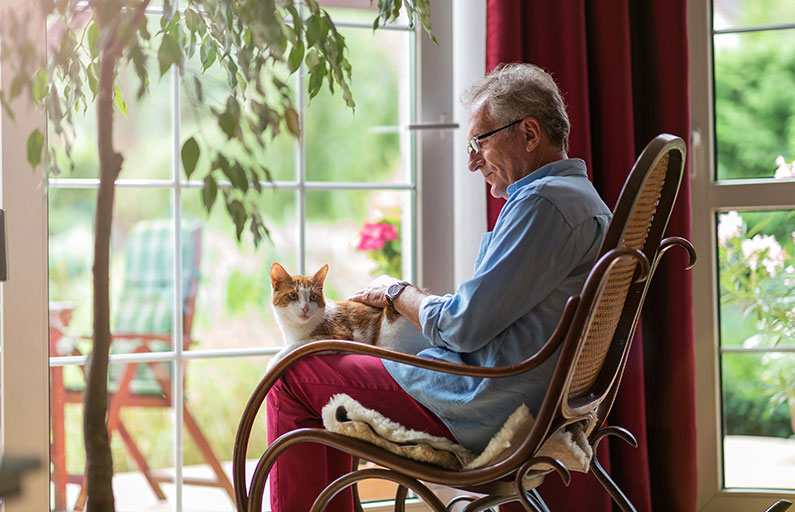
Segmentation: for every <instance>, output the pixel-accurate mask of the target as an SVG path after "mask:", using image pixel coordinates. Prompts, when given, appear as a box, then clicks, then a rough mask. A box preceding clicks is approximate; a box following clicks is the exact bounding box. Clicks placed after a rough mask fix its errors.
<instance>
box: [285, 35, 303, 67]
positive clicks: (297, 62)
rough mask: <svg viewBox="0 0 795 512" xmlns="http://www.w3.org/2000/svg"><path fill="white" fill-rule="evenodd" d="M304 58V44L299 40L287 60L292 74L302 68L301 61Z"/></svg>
mask: <svg viewBox="0 0 795 512" xmlns="http://www.w3.org/2000/svg"><path fill="white" fill-rule="evenodd" d="M303 58H304V43H303V42H302V41H301V40H298V41H297V42H296V43H295V44H294V45H293V49H292V50H291V51H290V56H289V57H288V58H287V65H288V66H289V68H290V73H295V72H296V71H297V70H298V68H299V67H301V61H302V60H303Z"/></svg>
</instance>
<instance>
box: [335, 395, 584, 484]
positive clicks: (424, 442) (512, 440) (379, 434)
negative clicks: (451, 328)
mask: <svg viewBox="0 0 795 512" xmlns="http://www.w3.org/2000/svg"><path fill="white" fill-rule="evenodd" d="M322 414H323V425H324V426H325V427H326V430H329V431H331V432H336V433H339V434H343V435H346V436H349V437H355V438H358V439H362V440H364V441H367V442H370V443H372V444H374V445H376V446H379V447H381V448H383V449H385V450H387V451H390V452H392V453H395V454H397V455H401V456H404V457H408V458H411V459H414V460H418V461H421V462H428V463H431V464H436V465H438V466H442V467H445V468H448V469H474V468H478V467H481V466H486V465H488V464H492V463H494V462H497V461H499V460H501V459H504V458H506V457H507V456H508V455H509V454H510V453H511V451H512V450H513V449H514V448H515V447H516V446H518V445H519V443H521V441H522V439H523V438H524V437H525V435H526V434H527V433H528V432H529V431H530V427H532V425H533V421H535V420H534V418H533V416H532V415H531V414H530V411H529V410H528V409H527V406H525V405H524V404H522V405H520V406H519V407H518V408H517V409H516V410H515V411H514V412H513V414H511V415H510V416H509V417H508V419H507V420H506V421H505V424H504V425H503V426H502V428H501V429H500V431H499V432H497V433H496V434H495V435H494V437H492V438H491V441H489V443H488V445H487V446H486V448H485V449H484V450H483V452H482V453H480V454H475V453H472V452H471V451H469V450H467V449H466V448H464V447H463V446H461V445H459V444H456V443H453V442H451V441H450V440H448V439H445V438H442V437H435V436H432V435H429V434H426V433H424V432H417V431H416V430H410V429H407V428H406V427H404V426H403V425H401V424H399V423H396V422H394V421H392V420H390V419H389V418H387V417H385V416H384V415H382V414H381V413H379V412H378V411H374V410H372V409H367V408H365V407H364V406H362V405H361V404H360V403H359V402H357V401H356V400H354V399H353V398H351V397H350V396H348V395H346V394H338V395H334V396H333V397H331V400H329V402H328V403H327V404H326V405H325V406H324V407H323V411H322ZM537 455H538V456H547V457H552V458H554V459H557V460H559V461H560V462H562V463H563V465H564V466H566V467H567V468H568V469H569V470H572V471H579V472H581V473H587V472H588V466H589V464H590V462H591V457H592V456H593V451H592V450H591V446H590V445H589V444H588V440H587V432H585V431H584V430H583V428H582V426H580V425H573V426H571V427H569V428H568V429H565V430H560V431H558V432H556V433H555V434H554V435H553V436H552V437H550V438H549V440H547V442H546V443H545V444H544V445H543V446H542V447H541V449H540V450H539V452H538V454H537ZM538 469H551V467H549V466H547V467H546V468H544V467H540V468H538Z"/></svg>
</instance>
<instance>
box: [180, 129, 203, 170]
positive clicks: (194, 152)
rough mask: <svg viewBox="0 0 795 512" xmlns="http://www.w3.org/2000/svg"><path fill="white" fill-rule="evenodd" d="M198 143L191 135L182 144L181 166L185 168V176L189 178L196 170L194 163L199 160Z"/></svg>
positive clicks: (199, 150)
mask: <svg viewBox="0 0 795 512" xmlns="http://www.w3.org/2000/svg"><path fill="white" fill-rule="evenodd" d="M200 154H201V149H199V143H198V142H196V139H194V138H193V137H191V138H189V139H188V140H186V141H185V143H184V144H182V152H181V155H182V168H183V169H185V177H187V178H188V179H190V175H191V174H193V171H194V170H196V163H197V162H198V161H199V155H200Z"/></svg>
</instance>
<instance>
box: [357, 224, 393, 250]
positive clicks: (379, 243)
mask: <svg viewBox="0 0 795 512" xmlns="http://www.w3.org/2000/svg"><path fill="white" fill-rule="evenodd" d="M396 238H397V230H396V229H395V226H393V225H392V224H389V223H388V222H379V223H377V224H376V223H373V222H366V223H365V224H364V226H363V227H362V231H361V232H360V234H359V243H358V244H357V245H356V248H357V249H358V250H360V251H373V250H377V249H381V248H383V247H384V244H385V243H387V242H391V241H392V240H395V239H396Z"/></svg>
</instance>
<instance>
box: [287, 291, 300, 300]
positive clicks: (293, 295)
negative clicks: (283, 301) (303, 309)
mask: <svg viewBox="0 0 795 512" xmlns="http://www.w3.org/2000/svg"><path fill="white" fill-rule="evenodd" d="M287 297H289V298H290V300H298V294H297V293H295V292H290V293H289V294H287Z"/></svg>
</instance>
